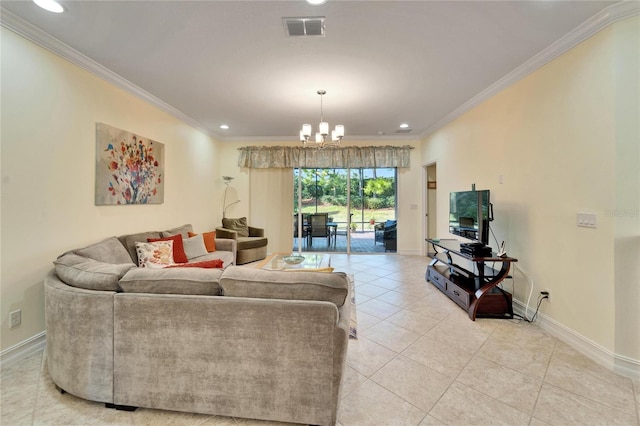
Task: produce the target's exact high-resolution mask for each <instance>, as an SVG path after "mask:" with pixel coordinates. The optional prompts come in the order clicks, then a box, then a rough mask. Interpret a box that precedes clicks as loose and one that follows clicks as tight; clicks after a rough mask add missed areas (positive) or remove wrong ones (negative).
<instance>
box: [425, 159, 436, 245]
mask: <svg viewBox="0 0 640 426" xmlns="http://www.w3.org/2000/svg"><path fill="white" fill-rule="evenodd" d="M437 163H438V162H437V160H433V161H430V162H427V163H423V164H422V231H423V232H422V237H421V239H422V255H423V256H426V255H427V253H428V252H429V245H428V244H427V242H426V241H425V238H427V236H428V235H429V207H430V206H429V188H428V181H429V173H428V169H429V167H432V166H436V176H437V173H438V168H437ZM436 184H437V177H436ZM436 190H437V189H436ZM431 214H432V215H434V214H436V220H437V210H433V211H432V212H431Z"/></svg>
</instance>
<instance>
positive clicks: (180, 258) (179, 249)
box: [136, 234, 189, 263]
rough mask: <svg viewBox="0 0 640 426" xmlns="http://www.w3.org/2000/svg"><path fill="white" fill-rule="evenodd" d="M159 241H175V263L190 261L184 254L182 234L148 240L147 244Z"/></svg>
mask: <svg viewBox="0 0 640 426" xmlns="http://www.w3.org/2000/svg"><path fill="white" fill-rule="evenodd" d="M158 241H173V261H174V262H176V263H187V262H188V261H189V259H188V258H187V254H186V253H185V252H184V243H183V242H182V236H181V235H180V234H176V235H172V236H170V237H163V238H148V239H147V242H149V243H155V242H158ZM136 249H137V248H136Z"/></svg>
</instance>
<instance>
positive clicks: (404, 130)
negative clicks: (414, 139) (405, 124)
mask: <svg viewBox="0 0 640 426" xmlns="http://www.w3.org/2000/svg"><path fill="white" fill-rule="evenodd" d="M411 132H413V129H409V128H406V129H398V130H396V133H411Z"/></svg>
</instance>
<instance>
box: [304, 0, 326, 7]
mask: <svg viewBox="0 0 640 426" xmlns="http://www.w3.org/2000/svg"><path fill="white" fill-rule="evenodd" d="M326 2H327V0H307V3H309V4H312V5H314V6H318V5H321V4H325V3H326Z"/></svg>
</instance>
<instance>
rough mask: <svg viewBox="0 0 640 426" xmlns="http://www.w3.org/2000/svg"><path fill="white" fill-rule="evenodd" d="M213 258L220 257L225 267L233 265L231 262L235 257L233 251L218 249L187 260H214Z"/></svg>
mask: <svg viewBox="0 0 640 426" xmlns="http://www.w3.org/2000/svg"><path fill="white" fill-rule="evenodd" d="M215 259H220V260H222V262H223V263H224V266H223V267H225V268H226V267H227V266H230V265H233V262H234V260H235V257H234V255H233V252H230V251H222V250H218V251H216V252H214V253H207V254H205V255H204V256H198V257H194V258H193V259H191V260H189V262H190V263H191V262H206V261H207V260H215Z"/></svg>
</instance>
